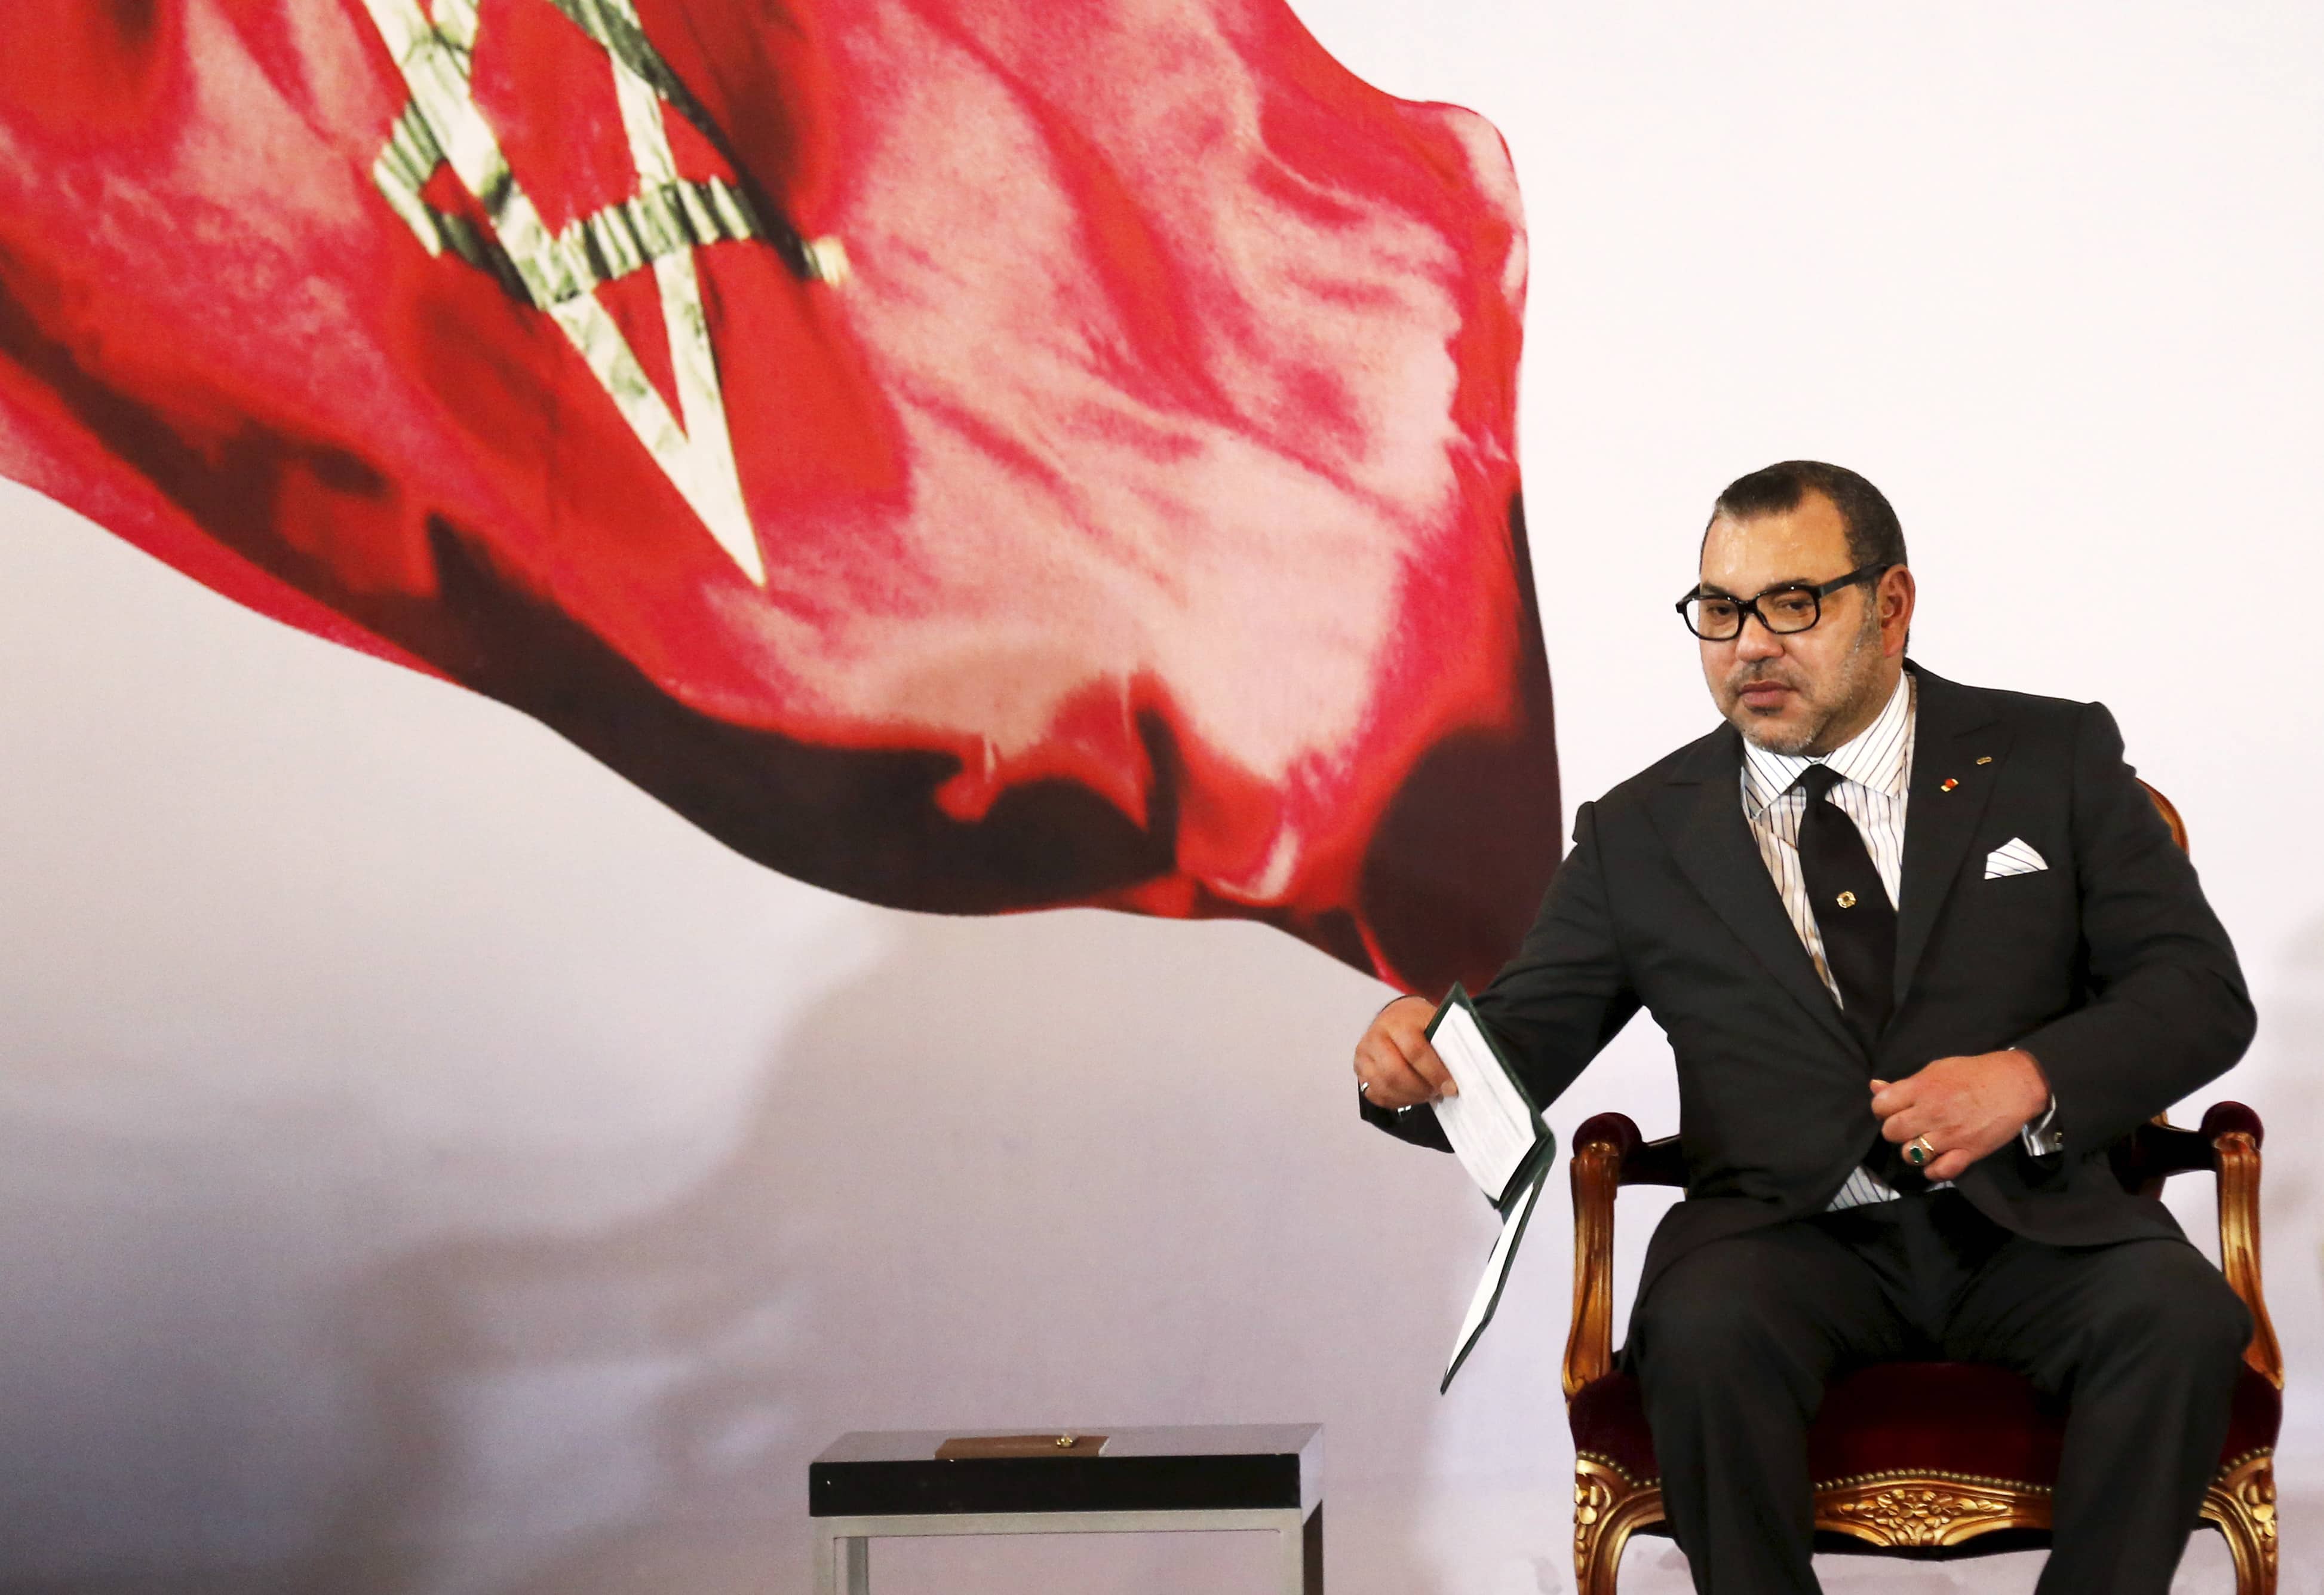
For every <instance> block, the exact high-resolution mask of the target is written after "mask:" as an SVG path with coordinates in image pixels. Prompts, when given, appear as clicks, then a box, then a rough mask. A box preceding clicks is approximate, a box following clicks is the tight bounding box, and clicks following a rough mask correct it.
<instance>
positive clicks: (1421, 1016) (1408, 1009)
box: [1356, 997, 1461, 1108]
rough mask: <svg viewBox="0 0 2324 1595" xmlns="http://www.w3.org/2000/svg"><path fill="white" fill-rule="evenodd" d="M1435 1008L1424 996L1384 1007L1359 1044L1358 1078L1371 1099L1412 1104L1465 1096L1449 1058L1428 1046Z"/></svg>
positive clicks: (1386, 1105)
mask: <svg viewBox="0 0 2324 1595" xmlns="http://www.w3.org/2000/svg"><path fill="white" fill-rule="evenodd" d="M1435 1012H1436V1005H1435V1004H1434V1002H1431V1001H1429V1000H1428V999H1427V998H1425V997H1399V998H1397V1000H1395V1001H1393V1002H1391V1003H1389V1004H1388V1006H1387V1007H1386V1008H1383V1009H1381V1010H1379V1017H1378V1018H1376V1019H1373V1020H1372V1028H1370V1029H1369V1030H1366V1031H1365V1032H1364V1038H1363V1039H1362V1040H1361V1041H1359V1042H1357V1043H1356V1082H1357V1083H1358V1084H1359V1085H1360V1086H1361V1087H1362V1089H1363V1093H1364V1100H1365V1101H1366V1102H1372V1103H1375V1104H1376V1105H1378V1106H1379V1107H1383V1108H1410V1107H1415V1106H1416V1105H1418V1104H1419V1103H1422V1102H1434V1101H1435V1100H1436V1099H1437V1098H1438V1097H1439V1096H1459V1095H1460V1094H1461V1088H1460V1087H1459V1086H1457V1085H1455V1084H1453V1083H1452V1074H1450V1073H1448V1072H1447V1071H1446V1069H1445V1067H1444V1060H1443V1058H1440V1057H1438V1056H1436V1049H1435V1048H1434V1047H1433V1046H1429V1045H1428V1036H1427V1030H1428V1021H1429V1019H1431V1018H1433V1017H1434V1014H1435Z"/></svg>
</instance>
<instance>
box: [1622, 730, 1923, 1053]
mask: <svg viewBox="0 0 2324 1595" xmlns="http://www.w3.org/2000/svg"><path fill="white" fill-rule="evenodd" d="M1741 781H1742V744H1741V739H1740V737H1739V736H1738V733H1736V732H1734V731H1733V730H1732V729H1729V728H1727V727H1721V728H1720V730H1718V731H1715V732H1713V733H1711V734H1710V735H1709V736H1707V737H1704V738H1703V739H1702V740H1701V741H1700V742H1696V743H1694V744H1693V746H1692V748H1690V749H1689V750H1688V751H1687V757H1686V758H1684V759H1683V760H1682V761H1680V763H1679V766H1678V769H1677V770H1676V771H1675V772H1674V774H1673V775H1672V777H1671V779H1670V780H1669V782H1668V783H1667V784H1666V785H1665V786H1664V787H1663V788H1660V789H1659V790H1658V791H1656V792H1655V794H1654V795H1653V797H1652V798H1649V800H1648V802H1647V806H1646V807H1647V813H1648V814H1650V815H1651V816H1653V818H1654V822H1655V829H1656V830H1657V831H1659V832H1660V833H1661V834H1662V837H1663V841H1664V842H1665V844H1667V845H1668V846H1669V848H1670V850H1671V855H1672V856H1673V857H1674V858H1675V859H1676V860H1677V861H1678V865H1679V868H1680V869H1681V870H1683V871H1685V873H1686V877H1687V879H1688V880H1691V881H1692V882H1693V884H1694V889H1695V890H1697V891H1699V892H1701V894H1702V898H1703V900H1704V901H1705V902H1707V903H1709V904H1710V905H1711V911H1712V912H1713V913H1715V914H1717V915H1718V916H1719V917H1720V919H1721V920H1722V921H1724V922H1725V923H1726V926H1727V927H1728V928H1729V930H1731V931H1733V932H1734V933H1735V935H1736V936H1737V937H1738V939H1739V940H1740V941H1741V942H1742V943H1743V945H1745V946H1746V947H1748V948H1749V949H1750V950H1751V953H1752V955H1753V956H1754V957H1756V958H1757V959H1758V961H1759V962H1760V963H1762V964H1764V965H1765V966H1766V970H1767V973H1769V974H1770V975H1772V976H1774V977H1775V982H1776V983H1777V984H1778V985H1780V986H1782V987H1783V988H1784V990H1785V991H1789V992H1790V993H1791V994H1792V995H1793V996H1794V998H1796V999H1798V1000H1799V1003H1800V1006H1801V1007H1803V1008H1804V1009H1806V1010H1808V1012H1809V1013H1810V1014H1812V1015H1813V1016H1814V1018H1815V1019H1816V1022H1817V1023H1819V1024H1821V1025H1822V1026H1823V1027H1824V1028H1826V1029H1827V1030H1829V1031H1831V1034H1832V1035H1833V1036H1834V1037H1837V1038H1838V1039H1839V1040H1840V1042H1841V1043H1842V1044H1843V1045H1845V1046H1847V1047H1848V1048H1849V1050H1850V1051H1852V1052H1859V1053H1860V1052H1861V1051H1862V1050H1863V1046H1864V1044H1863V1042H1862V1041H1861V1040H1860V1039H1859V1038H1858V1037H1857V1035H1856V1033H1855V1031H1854V1030H1853V1029H1851V1028H1849V1024H1848V1022H1847V1020H1846V1019H1842V1018H1841V1017H1840V1005H1839V1004H1838V1003H1836V1002H1834V1001H1833V1000H1831V992H1830V991H1826V990H1825V989H1824V983H1823V981H1822V980H1821V977H1819V976H1818V975H1817V973H1816V972H1815V962H1814V960H1812V959H1811V958H1810V957H1809V956H1808V951H1807V949H1806V948H1805V947H1804V946H1803V945H1800V936H1799V932H1798V931H1796V930H1794V929H1793V928H1792V921H1791V917H1790V916H1789V915H1787V914H1785V913H1784V900H1783V899H1782V898H1781V897H1780V896H1778V895H1777V893H1776V891H1775V881H1774V880H1773V879H1771V878H1770V877H1769V875H1768V874H1767V866H1766V861H1764V860H1763V859H1761V858H1760V856H1759V849H1758V846H1757V844H1755V843H1754V842H1753V841H1752V840H1751V828H1750V826H1749V825H1748V824H1746V823H1745V821H1744V818H1743V797H1742V787H1741ZM1909 833H1910V826H1909V825H1908V826H1907V834H1909Z"/></svg>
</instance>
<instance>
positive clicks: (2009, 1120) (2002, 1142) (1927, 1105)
mask: <svg viewBox="0 0 2324 1595" xmlns="http://www.w3.org/2000/svg"><path fill="white" fill-rule="evenodd" d="M2049 1105H2050V1083H2049V1082H2048V1081H2047V1080H2045V1079H2043V1075H2042V1065H2039V1064H2037V1063H2035V1062H2034V1061H2033V1054H2031V1053H2028V1052H2020V1051H2018V1050H2017V1049H2016V1048H2015V1047H2012V1048H2011V1049H2010V1050H2009V1051H2007V1052H1985V1053H1979V1054H1978V1055H1977V1056H1975V1057H1953V1058H1939V1059H1937V1060H1936V1062H1934V1063H1932V1064H1930V1065H1927V1066H1926V1067H1925V1068H1923V1069H1922V1070H1921V1072H1920V1073H1919V1074H1914V1076H1913V1077H1912V1078H1911V1079H1909V1080H1899V1081H1897V1082H1895V1083H1894V1084H1891V1083H1889V1082H1887V1081H1886V1080H1876V1081H1874V1082H1873V1083H1872V1111H1873V1112H1875V1113H1877V1114H1878V1115H1879V1116H1880V1133H1881V1134H1882V1135H1883V1136H1885V1137H1886V1138H1887V1139H1889V1140H1891V1141H1894V1142H1895V1144H1896V1145H1898V1146H1900V1147H1901V1146H1903V1145H1904V1143H1905V1142H1907V1141H1909V1140H1911V1139H1913V1138H1914V1136H1923V1135H1924V1136H1926V1137H1928V1138H1929V1144H1930V1145H1931V1146H1932V1147H1934V1148H1936V1149H1937V1156H1936V1157H1932V1158H1931V1159H1930V1160H1929V1161H1928V1163H1927V1164H1926V1165H1925V1166H1923V1168H1922V1170H1921V1172H1922V1173H1923V1174H1924V1175H1926V1176H1929V1178H1931V1179H1932V1180H1950V1179H1958V1178H1960V1175H1961V1172H1962V1171H1963V1170H1964V1169H1966V1168H1968V1167H1969V1165H1970V1164H1972V1163H1975V1162H1976V1161H1977V1160H1978V1158H1980V1157H1984V1156H1985V1155H1986V1154H1987V1153H1988V1152H1992V1151H1995V1150H1997V1149H1998V1148H2002V1147H2005V1146H2007V1145H2008V1144H2009V1142H2010V1141H2011V1140H2013V1139H2015V1137H2016V1135H2017V1132H2018V1131H2019V1130H2020V1129H2024V1127H2025V1124H2026V1122H2027V1121H2028V1120H2031V1119H2033V1117H2035V1116H2036V1115H2037V1114H2039V1113H2041V1112H2042V1111H2043V1110H2044V1109H2045V1108H2047V1107H2048V1106H2049Z"/></svg>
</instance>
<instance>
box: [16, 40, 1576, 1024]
mask: <svg viewBox="0 0 2324 1595" xmlns="http://www.w3.org/2000/svg"><path fill="white" fill-rule="evenodd" d="M0 17H5V37H6V40H7V48H6V49H5V51H0V471H5V474H7V475H11V476H14V477H16V478H18V479H20V480H22V481H23V482H25V483H28V484H31V485H32V486H34V487H36V488H38V489H40V490H41V491H42V492H44V493H48V494H50V495H51V496H53V497H54V498H56V499H58V500H60V501H61V502H65V503H67V504H69V505H70V506H72V507H73V508H75V509H77V510H78V511H80V512H83V513H84V514H86V515H88V516H89V517H90V518H91V519H93V520H95V521H97V522H98V523H100V524H102V525H104V526H106V527H107V528H110V529H111V530H113V531H115V532H116V533H118V534H119V535H120V536H122V537H124V538H125V539H128V540H130V541H131V542H133V543H134V544H135V545H137V546H138V547H140V548H142V549H145V550H147V551H148V552H150V553H152V554H153V555H154V556H156V557H157V558H161V559H163V560H166V561H167V562H169V563H170V564H171V565H172V566H174V567H177V568H179V569H180V570H181V571H184V572H185V573H187V574H188V575H189V576H193V577H194V578H195V579H197V580H198V581H201V582H203V583H205V584H207V585H208V586H210V587H212V588H214V589H216V590H217V591H218V592H220V593H222V594H225V595H227V596H229V597H231V598H234V599H235V600H237V601H239V602H241V603H243V604H247V605H249V606H250V607H251V608H253V609H254V610H257V611H259V612H261V613H265V614H268V615H271V616H273V617H274V618H276V619H278V620H281V621H284V622H289V623H291V624H292V625H296V626H300V627H303V628H305V629H306V630H308V631H310V632H315V633H317V634H319V635H321V636H324V637H327V638H330V639H332V640H334V641H339V642H342V643H345V644H346V645H348V646H350V647H354V648H357V649H361V650H365V651H367V652H369V653H372V654H374V655H377V656H379V657H381V658H383V659H391V660H393V661H396V662H398V663H401V664H403V665H406V666H410V667H411V668H416V669H420V670H423V671H428V672H430V673H433V674H436V675H438V676H441V677H444V678H449V679H451V680H453V681H457V682H459V683H462V684H464V685H466V686H467V687H472V688H474V689H475V690H477V691H479V692H483V693H486V694H489V695H491V696H493V697H495V698H498V699H501V700H503V701H504V702H506V703H508V704H511V705H514V706H516V707H518V708H520V709H521V710H523V711H525V712H527V713H529V714H530V715H535V716H537V717H539V719H540V720H542V721H543V722H545V723H547V724H549V725H550V726H552V727H554V728H555V729H556V730H557V731H558V732H559V733H562V734H563V735H565V736H566V737H567V738H569V739H571V740H572V741H573V742H576V743H577V744H578V745H579V746H581V747H582V748H584V749H586V750H587V751H589V752H591V753H592V754H594V755H595V756H596V757H597V758H598V759H600V760H602V761H604V763H605V764H607V765H608V766H610V767H611V768H613V770H617V771H619V772H620V773H621V774H622V775H623V776H624V777H626V778H627V779H630V780H632V781H634V782H635V783H637V784H638V785H639V786H640V787H641V788H645V789H646V790H648V791H650V792H651V793H653V794H654V795H655V796H656V797H658V798H660V799H661V800H662V801H663V802H665V803H667V804H669V806H670V807H673V808H674V809H676V810H677V811H678V812H679V813H680V814H682V815H684V816H687V818H688V819H690V820H691V821H693V822H694V823H695V824H696V825H700V826H702V827H704V828H705V830H707V831H709V832H711V833H712V834H715V835H716V836H718V837H720V838H721V839H723V840H724V841H725V842H726V843H727V844H730V845H732V846H733V847H734V848H735V849H737V850H739V851H740V852H742V853H744V854H746V855H748V856H749V857H751V858H752V859H755V860H757V861H759V862H761V863H764V864H766V865H768V866H770V867H771V868H774V869H777V870H779V871H784V872H785V873H787V874H790V875H793V876H796V877H798V878H799V879H801V880H809V881H813V882H815V883H816V884H818V885H821V886H825V887H827V888H830V889H832V890H837V891H841V892H844V893H847V894H850V895H852V896H854V897H858V898H862V899H870V900H871V901H875V902H880V903H887V904H892V905H897V906H899V907H904V908H920V909H933V910H939V911H944V912H951V913H972V914H973V913H993V912H1002V911H1008V910H1014V909H1024V908H1042V907H1052V906H1060V905H1065V904H1097V905H1102V906H1107V907H1111V908H1124V909H1130V910H1134V911H1138V912H1141V913H1148V914H1158V915H1169V916H1180V917H1212V916H1241V917H1250V918H1256V919H1260V920H1264V921H1267V922H1269V923H1272V924H1275V925H1277V926H1279V927H1282V928H1284V929H1286V930H1287V931H1290V932H1292V933H1293V934H1295V935H1297V936H1302V937H1304V938H1305V939H1306V940H1308V941H1310V942H1312V943H1314V945H1318V946H1320V947H1322V948H1323V949H1325V950H1326V951H1328V952H1330V953H1332V954H1334V955H1336V956H1338V957H1341V958H1342V959H1345V960H1347V961H1349V962H1351V963H1355V964H1356V965H1358V966H1359V967H1362V968H1367V969H1372V970H1375V971H1377V972H1378V973H1380V974H1382V975H1383V976H1385V977H1387V978H1388V979H1390V980H1392V981H1394V982H1398V983H1400V984H1403V985H1406V986H1414V987H1420V988H1434V987H1437V986H1440V985H1441V984H1442V983H1443V982H1446V981H1449V980H1451V979H1452V978H1454V977H1456V976H1457V977H1462V978H1467V979H1469V980H1471V981H1475V980H1478V979H1480V978H1481V977H1482V976H1484V975H1485V974H1487V973H1489V971H1490V968H1491V966H1492V964H1493V963H1494V962H1495V960H1496V959H1497V958H1498V957H1499V954H1501V952H1502V951H1503V950H1504V949H1506V948H1507V947H1508V946H1509V945H1513V943H1514V942H1515V940H1516V938H1517V935H1518V933H1519V932H1520V931H1521V929H1522V927H1523V926H1524V924H1525V922H1526V919H1527V918H1528V917H1529V916H1530V913H1531V911H1532V908H1533V906H1534V903H1535V899H1537V898H1538V896H1539V893H1540V890H1541V888H1542V885H1543V884H1544V882H1545V880H1546V878H1547V875H1548V872H1549V871H1550V869H1551V868H1552V867H1553V865H1554V862H1555V860H1556V856H1557V852H1558V812H1559V811H1558V803H1557V793H1556V785H1555V760H1554V750H1553V743H1552V731H1551V717H1550V699H1549V687H1548V677H1547V672H1546V668H1545V659H1544V653H1543V647H1542V639H1541V635H1540V630H1539V624H1538V621H1537V617H1536V616H1535V613H1534V608H1533V599H1532V593H1533V585H1532V578H1531V576H1530V573H1529V570H1528V565H1527V555H1526V542H1525V536H1524V530H1523V523H1522V518H1521V515H1520V513H1519V508H1518V504H1519V500H1518V493H1517V464H1516V457H1515V446H1514V422H1515V404H1516V370H1517V352H1518V343H1519V322H1520V316H1521V311H1522V300H1523V291H1524V242H1523V233H1522V230H1521V226H1520V222H1519V217H1518V210H1517V193H1516V187H1515V182H1514V180H1513V177H1512V173H1511V171H1510V168H1509V164H1508V157H1507V155H1506V153H1505V152H1504V150H1503V148H1502V146H1501V143H1500V141H1499V138H1498V137H1497V136H1496V134H1494V132H1493V131H1492V129H1491V128H1490V127H1489V126H1488V125H1487V124H1485V123H1484V122H1483V121H1482V120H1481V119H1480V118H1479V117H1477V116H1475V115H1471V114H1470V113H1468V112H1465V111H1461V110H1458V109H1454V108H1451V107H1447V106H1426V105H1415V104H1408V103H1406V102H1402V101H1398V100H1396V99H1393V98H1391V97H1388V96H1385V95H1383V94H1380V93H1379V92H1377V91H1375V90H1373V89H1371V88H1369V87H1367V86H1366V85H1364V84H1362V83H1360V82H1359V81H1357V80H1356V79H1355V78H1352V77H1351V76H1350V75H1349V74H1348V73H1347V72H1345V71H1344V70H1342V69H1341V68H1339V67H1338V66H1337V65H1336V64H1335V63H1334V62H1333V60H1331V59H1330V58H1329V57H1328V56H1326V55H1325V54H1324V52H1323V51H1322V49H1321V48H1320V47H1319V46H1318V45H1317V44H1316V43H1315V42H1314V41H1313V40H1312V39H1311V38H1309V37H1308V35H1307V34H1306V33H1305V32H1304V30H1303V29H1302V28H1301V27H1300V26H1299V24H1298V23H1297V22H1296V20H1295V19H1294V17H1293V16H1292V14H1290V12H1289V10H1288V9H1287V8H1286V6H1285V5H1282V4H1280V3H1279V0H1116V3H1113V4H1096V3H1070V0H880V3H878V4H865V3H864V0H143V3H132V0H117V3H115V4H106V5H96V4H89V5H55V4H52V3H51V0H5V4H0Z"/></svg>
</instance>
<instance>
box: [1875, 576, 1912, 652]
mask: <svg viewBox="0 0 2324 1595" xmlns="http://www.w3.org/2000/svg"><path fill="white" fill-rule="evenodd" d="M1873 592H1874V595H1875V597H1876V598H1877V600H1878V602H1879V604H1880V651H1881V652H1883V653H1886V654H1901V653H1903V652H1904V641H1905V639H1906V638H1908V637H1910V636H1911V635H1912V632H1913V601H1914V598H1915V597H1916V596H1917V595H1918V593H1919V589H1918V588H1916V587H1914V585H1913V572H1912V569H1911V567H1908V566H1903V565H1892V566H1890V567H1888V568H1887V569H1886V570H1885V571H1883V572H1881V573H1880V585H1878V586H1877V587H1876V588H1874V589H1873Z"/></svg>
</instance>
